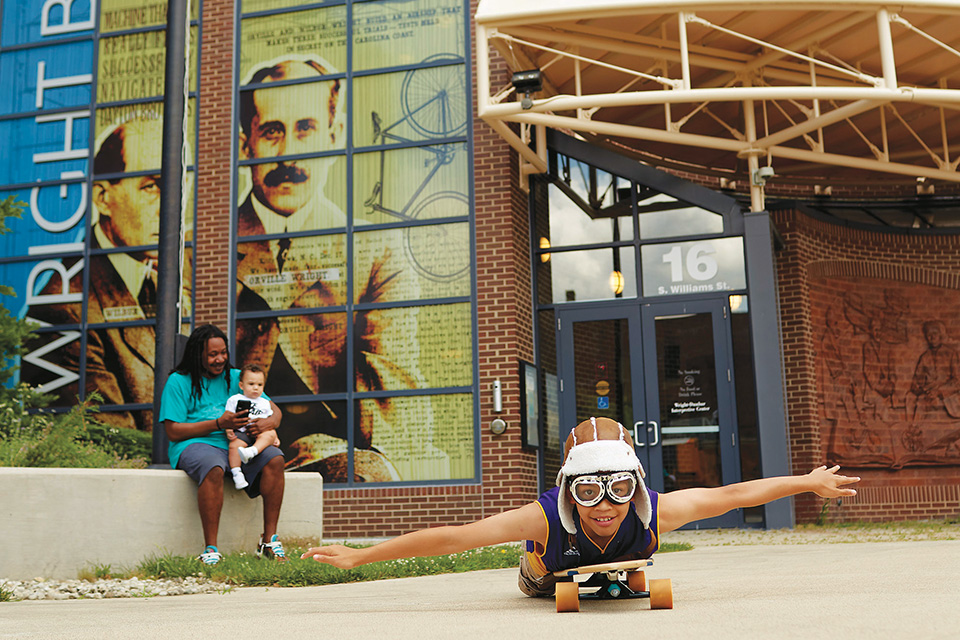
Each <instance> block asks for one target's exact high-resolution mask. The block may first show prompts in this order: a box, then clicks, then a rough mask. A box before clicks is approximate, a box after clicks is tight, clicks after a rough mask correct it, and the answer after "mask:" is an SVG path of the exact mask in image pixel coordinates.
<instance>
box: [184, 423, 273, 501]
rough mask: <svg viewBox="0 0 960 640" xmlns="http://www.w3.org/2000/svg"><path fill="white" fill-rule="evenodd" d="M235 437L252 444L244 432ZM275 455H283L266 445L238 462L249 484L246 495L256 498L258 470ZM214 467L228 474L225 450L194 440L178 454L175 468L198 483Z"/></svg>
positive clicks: (257, 492) (258, 479) (258, 478)
mask: <svg viewBox="0 0 960 640" xmlns="http://www.w3.org/2000/svg"><path fill="white" fill-rule="evenodd" d="M237 437H238V438H241V439H242V440H243V441H244V442H246V443H247V444H248V445H250V444H253V439H252V438H251V437H250V436H248V435H247V434H245V433H239V432H237ZM277 456H281V457H282V456H283V452H281V451H280V449H278V448H277V447H273V446H271V447H267V448H266V449H264V450H263V451H261V452H260V454H259V455H258V456H257V457H255V458H254V459H253V460H251V461H250V462H247V463H246V464H243V463H241V464H240V470H241V471H242V472H243V477H245V478H246V479H247V482H249V483H250V485H249V486H248V487H247V488H246V489H245V491H246V492H247V495H248V496H250V497H251V498H256V497H257V496H258V495H260V472H261V471H263V468H264V467H265V466H266V465H267V463H268V462H270V461H271V460H272V459H274V458H276V457H277ZM214 467H220V468H221V469H223V473H224V475H227V476H229V473H228V471H229V469H230V462H229V461H228V459H227V450H226V449H221V448H220V447H215V446H213V445H212V444H207V443H206V442H194V443H193V444H191V445H190V446H188V447H187V448H186V449H184V450H183V452H182V453H181V454H180V460H179V461H177V469H180V470H182V471H186V472H187V475H188V476H190V477H191V478H193V481H194V482H196V483H197V484H198V485H199V484H200V483H201V482H203V479H204V478H206V477H207V474H208V473H210V470H211V469H213V468H214Z"/></svg>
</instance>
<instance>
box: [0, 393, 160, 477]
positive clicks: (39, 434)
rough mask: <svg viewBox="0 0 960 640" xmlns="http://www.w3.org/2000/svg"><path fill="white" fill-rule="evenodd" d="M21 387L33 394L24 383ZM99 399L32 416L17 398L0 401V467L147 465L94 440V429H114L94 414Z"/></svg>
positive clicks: (94, 467) (90, 398)
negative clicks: (64, 411) (63, 409)
mask: <svg viewBox="0 0 960 640" xmlns="http://www.w3.org/2000/svg"><path fill="white" fill-rule="evenodd" d="M18 389H20V390H21V391H24V392H27V393H29V390H27V389H25V387H23V385H21V386H20V387H18ZM33 393H35V392H33ZM98 399H99V398H98V396H96V394H91V396H90V397H88V398H87V399H86V400H84V401H83V402H81V403H80V404H78V405H77V406H75V407H73V408H72V409H71V410H70V411H68V412H67V413H58V414H57V413H49V412H40V413H34V414H32V415H31V414H29V413H27V411H26V409H27V408H28V407H26V406H24V404H23V403H19V404H18V403H17V400H16V399H13V401H12V402H11V401H7V402H4V403H2V404H0V467H79V468H85V469H104V468H106V469H143V468H145V467H146V466H147V462H146V460H145V459H144V458H143V457H136V456H125V455H121V454H119V453H118V452H117V451H118V448H117V447H114V446H102V445H98V444H96V443H95V442H94V439H93V437H91V433H90V430H91V429H93V430H94V432H96V433H99V434H100V435H101V436H103V434H105V433H106V432H109V431H110V429H109V427H106V426H105V425H102V424H100V423H98V422H96V420H95V419H94V417H93V414H94V413H96V411H97V406H96V404H95V401H96V400H98ZM111 436H112V434H111Z"/></svg>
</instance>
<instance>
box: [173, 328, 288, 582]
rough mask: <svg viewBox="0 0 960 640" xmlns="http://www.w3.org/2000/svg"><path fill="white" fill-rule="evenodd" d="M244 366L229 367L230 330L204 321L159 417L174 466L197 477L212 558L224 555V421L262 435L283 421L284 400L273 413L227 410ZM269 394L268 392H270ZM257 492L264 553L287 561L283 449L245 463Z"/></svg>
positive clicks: (208, 558)
mask: <svg viewBox="0 0 960 640" xmlns="http://www.w3.org/2000/svg"><path fill="white" fill-rule="evenodd" d="M239 380H240V370H239V369H233V368H231V367H230V358H229V355H228V346H227V336H226V335H225V334H224V333H223V331H221V330H220V329H219V328H217V327H215V326H214V325H210V324H208V325H203V326H201V327H197V329H196V330H194V332H193V333H192V334H191V335H190V338H189V339H188V340H187V344H186V347H185V348H184V352H183V358H182V359H181V360H180V363H179V364H178V365H177V368H176V370H175V371H174V372H173V373H171V374H170V377H169V378H168V379H167V384H166V385H165V386H164V388H163V396H162V397H161V401H160V420H161V421H163V424H164V428H165V430H166V432H167V437H168V438H169V439H170V447H169V455H170V466H172V467H173V468H174V469H182V470H183V471H185V472H186V473H187V475H189V476H190V477H191V478H193V479H194V481H195V482H196V483H197V485H198V489H197V504H198V506H199V508H200V522H201V525H202V526H203V538H204V544H205V545H206V548H205V549H204V551H203V553H201V554H200V556H199V559H200V560H201V561H202V562H203V563H204V564H207V565H214V564H217V563H218V562H220V559H221V555H220V552H219V550H218V549H217V533H218V531H219V527H220V511H221V509H222V508H223V475H224V473H225V472H226V470H227V468H228V466H229V462H228V456H227V451H228V449H229V445H228V444H227V437H226V435H225V434H224V432H223V430H224V429H239V428H240V427H246V430H247V433H249V434H251V435H252V436H253V437H256V436H257V435H259V434H260V432H262V431H267V430H270V429H276V428H277V427H278V426H279V424H280V419H281V417H282V415H281V413H280V407H278V406H277V405H276V404H274V403H273V401H272V400H270V399H269V398H267V400H269V402H270V407H271V409H273V413H272V414H271V415H270V416H269V417H267V418H260V419H256V418H254V419H250V418H248V416H247V412H246V411H241V412H238V413H234V412H232V411H224V409H223V407H224V405H225V404H226V402H227V399H228V398H229V397H230V396H232V395H234V394H235V393H239V392H240V386H239ZM264 397H266V396H264ZM241 470H242V472H243V474H244V477H245V478H246V481H247V483H248V484H249V486H248V487H247V488H246V491H247V494H248V495H249V496H250V497H251V498H255V497H256V496H258V495H261V496H263V534H262V535H261V538H260V545H259V547H258V548H257V555H258V556H261V557H263V556H265V557H267V558H274V559H276V560H280V561H286V555H285V553H284V550H283V545H282V544H280V541H279V540H278V539H277V521H278V520H279V519H280V504H281V503H282V502H283V483H284V478H283V454H282V453H281V452H280V450H279V449H278V448H276V447H267V448H266V449H264V450H263V451H262V452H261V453H260V455H258V456H256V457H255V458H253V459H252V460H250V462H248V463H245V464H243V465H241Z"/></svg>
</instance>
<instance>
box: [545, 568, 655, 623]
mask: <svg viewBox="0 0 960 640" xmlns="http://www.w3.org/2000/svg"><path fill="white" fill-rule="evenodd" d="M652 565H653V560H651V559H644V560H624V561H621V562H606V563H602V564H592V565H584V566H582V567H572V568H570V569H563V570H561V571H554V572H553V575H555V576H556V577H558V578H561V581H560V582H558V583H557V589H556V600H557V613H562V612H565V611H579V610H580V601H581V600H608V599H628V598H649V599H650V608H651V609H672V608H673V586H672V584H671V582H670V580H669V579H660V580H651V581H650V584H649V586H648V585H647V579H646V574H645V573H644V571H643V569H645V568H646V567H649V566H652Z"/></svg>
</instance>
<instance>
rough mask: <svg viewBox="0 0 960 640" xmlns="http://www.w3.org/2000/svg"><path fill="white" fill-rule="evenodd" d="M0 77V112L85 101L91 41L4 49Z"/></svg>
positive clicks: (89, 83) (89, 80)
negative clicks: (39, 89)
mask: <svg viewBox="0 0 960 640" xmlns="http://www.w3.org/2000/svg"><path fill="white" fill-rule="evenodd" d="M0 78H3V92H2V93H0V115H7V114H13V113H23V112H29V111H36V110H38V109H45V110H49V109H61V108H64V107H78V106H86V105H89V104H90V100H91V95H92V82H93V42H91V41H88V42H73V43H68V44H61V45H53V46H49V47H37V48H34V49H18V50H15V51H6V52H4V53H2V54H0ZM38 84H42V88H43V90H42V91H41V92H40V96H38V95H37V93H38V92H37V86H38ZM38 101H39V102H41V104H40V105H38V104H37V103H38Z"/></svg>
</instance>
